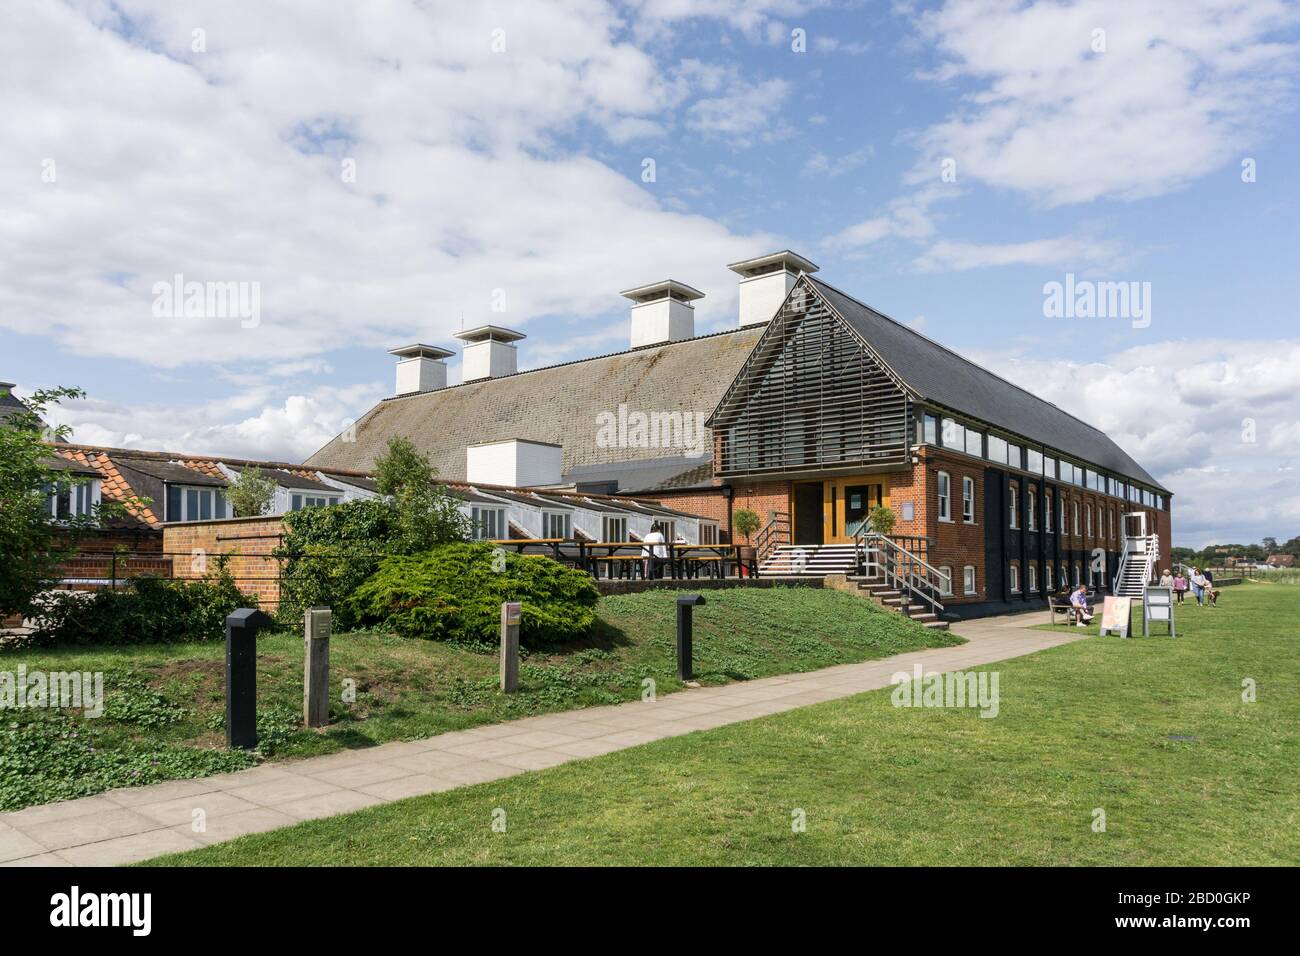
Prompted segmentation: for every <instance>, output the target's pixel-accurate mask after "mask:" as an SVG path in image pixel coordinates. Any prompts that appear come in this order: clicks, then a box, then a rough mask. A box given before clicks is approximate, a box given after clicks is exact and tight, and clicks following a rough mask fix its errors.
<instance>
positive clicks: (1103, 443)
mask: <svg viewBox="0 0 1300 956" xmlns="http://www.w3.org/2000/svg"><path fill="white" fill-rule="evenodd" d="M805 279H806V280H807V281H808V282H809V283H811V285H812V287H813V288H814V289H815V290H816V292H817V293H820V294H821V295H822V297H823V298H824V299H825V300H826V301H827V302H828V303H829V304H830V306H831V308H833V309H834V310H835V311H836V312H837V313H839V315H840V317H841V318H843V319H844V320H845V321H846V322H847V323H848V324H849V325H850V326H852V327H853V328H854V329H856V330H857V332H858V333H859V334H860V335H861V336H862V338H863V340H865V341H866V343H867V345H868V346H870V348H871V350H872V351H874V352H875V353H876V354H877V355H878V356H879V357H880V359H881V361H883V362H884V363H885V364H886V365H888V366H889V368H890V369H891V370H892V371H893V372H894V374H896V375H897V376H898V377H899V378H900V379H902V380H903V382H904V383H905V384H906V385H907V387H908V388H910V389H911V390H912V391H913V392H914V393H915V394H916V395H917V396H918V397H919V398H921V399H923V400H928V401H931V402H934V403H936V404H939V405H942V406H945V407H946V408H948V409H951V410H952V411H954V412H958V413H962V412H964V413H965V414H967V415H970V416H972V417H974V418H977V419H980V420H981V421H983V422H986V423H987V424H989V425H994V426H996V427H1000V428H1003V429H1006V430H1007V431H1009V432H1013V433H1015V434H1018V435H1021V436H1023V437H1025V438H1027V439H1029V440H1031V441H1036V442H1041V443H1042V444H1044V445H1048V446H1050V447H1052V448H1054V449H1056V450H1057V451H1060V452H1064V453H1065V454H1067V455H1071V456H1074V457H1076V458H1079V459H1082V460H1083V461H1084V462H1086V463H1088V464H1093V465H1098V466H1100V467H1101V468H1105V469H1107V470H1109V471H1113V472H1115V473H1116V474H1119V475H1124V476H1125V477H1128V478H1132V479H1134V480H1136V481H1140V482H1143V483H1145V484H1147V485H1150V486H1151V487H1153V488H1162V486H1161V485H1160V483H1159V482H1157V481H1156V480H1155V479H1154V478H1152V477H1151V475H1150V474H1149V473H1148V472H1147V470H1146V469H1145V468H1143V467H1142V466H1141V465H1139V464H1138V463H1137V462H1136V461H1134V460H1133V459H1132V458H1131V457H1130V456H1129V455H1128V453H1127V452H1125V451H1124V449H1122V448H1120V447H1119V445H1117V444H1115V442H1114V441H1112V440H1111V438H1110V437H1109V436H1108V435H1106V433H1105V432H1103V431H1101V430H1099V429H1097V428H1094V427H1093V426H1091V425H1089V424H1087V423H1086V422H1084V421H1082V420H1080V419H1078V418H1075V417H1074V416H1073V415H1071V414H1069V413H1068V412H1066V411H1063V410H1062V409H1060V408H1057V407H1056V406H1055V405H1053V404H1052V403H1051V402H1049V401H1046V400H1044V399H1042V398H1039V397H1038V396H1037V395H1034V394H1033V393H1032V392H1029V391H1027V390H1025V389H1023V388H1021V387H1020V386H1018V385H1013V384H1012V383H1011V382H1008V381H1007V380H1006V379H1004V378H1001V377H1000V376H998V375H994V374H993V373H992V372H990V371H989V370H988V369H985V368H981V367H980V366H978V365H976V364H975V363H974V362H972V361H970V360H969V359H965V358H962V356H960V355H958V354H957V353H956V352H953V351H951V350H950V349H947V348H945V347H944V346H942V345H940V344H939V343H938V342H935V341H934V340H933V339H930V338H927V337H926V336H924V335H922V334H920V333H919V332H917V331H915V330H914V329H910V328H908V327H907V326H905V325H903V324H902V323H900V322H895V321H894V320H893V319H891V318H889V317H887V316H885V315H882V314H880V313H879V312H877V311H876V310H875V309H873V308H871V307H870V306H868V305H864V304H863V303H861V302H859V301H858V300H857V299H855V298H853V297H852V296H850V295H848V294H847V293H845V292H841V291H840V290H839V289H836V288H835V287H834V286H830V285H827V284H826V283H825V282H822V281H821V280H820V279H818V278H816V277H815V276H806V277H805ZM1162 490H1167V489H1163V488H1162Z"/></svg>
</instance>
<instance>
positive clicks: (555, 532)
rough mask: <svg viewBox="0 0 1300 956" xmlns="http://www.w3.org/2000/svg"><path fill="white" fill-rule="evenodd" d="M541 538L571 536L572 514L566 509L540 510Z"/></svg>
mask: <svg viewBox="0 0 1300 956" xmlns="http://www.w3.org/2000/svg"><path fill="white" fill-rule="evenodd" d="M542 537H543V538H571V537H573V515H572V514H570V513H569V512H567V511H543V512H542Z"/></svg>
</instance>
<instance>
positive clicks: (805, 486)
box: [794, 481, 825, 544]
mask: <svg viewBox="0 0 1300 956" xmlns="http://www.w3.org/2000/svg"><path fill="white" fill-rule="evenodd" d="M822 494H823V492H822V483H821V482H820V481H799V482H795V486H794V543H795V544H822V543H823V542H824V541H825V535H824V532H823V526H824V522H825V514H824V512H823V509H822Z"/></svg>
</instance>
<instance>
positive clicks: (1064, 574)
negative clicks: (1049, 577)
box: [1061, 564, 1070, 591]
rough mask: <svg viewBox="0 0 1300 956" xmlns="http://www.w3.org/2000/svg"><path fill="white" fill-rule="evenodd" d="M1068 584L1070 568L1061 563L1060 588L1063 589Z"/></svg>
mask: <svg viewBox="0 0 1300 956" xmlns="http://www.w3.org/2000/svg"><path fill="white" fill-rule="evenodd" d="M1069 586H1070V570H1069V569H1068V568H1067V567H1066V566H1065V565H1064V564H1063V565H1061V590H1062V591H1064V590H1065V589H1066V588H1068V587H1069Z"/></svg>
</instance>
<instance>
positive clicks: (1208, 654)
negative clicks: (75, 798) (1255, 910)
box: [152, 584, 1300, 866]
mask: <svg viewBox="0 0 1300 956" xmlns="http://www.w3.org/2000/svg"><path fill="white" fill-rule="evenodd" d="M1179 625H1180V633H1181V634H1182V635H1183V636H1181V637H1179V638H1177V639H1174V640H1171V639H1169V638H1148V639H1141V638H1139V639H1134V640H1121V639H1119V638H1115V637H1105V638H1102V637H1093V638H1091V639H1088V640H1083V641H1079V642H1076V643H1074V644H1069V645H1064V646H1062V647H1058V648H1054V649H1051V650H1047V651H1043V652H1040V653H1037V654H1034V655H1031V656H1029V657H1024V658H1019V659H1016V660H1012V661H1007V662H1004V663H1000V664H995V665H990V666H989V667H985V668H981V670H996V671H998V672H999V674H1000V692H1001V707H1000V713H999V715H998V716H997V717H996V718H993V719H984V718H981V717H979V716H977V713H976V712H975V711H973V710H962V711H958V710H942V709H903V708H895V707H894V706H892V705H891V702H890V692H889V691H888V690H885V691H877V692H873V693H868V694H863V695H859V696H857V697H853V698H847V699H845V700H841V701H833V702H830V703H826V704H820V705H817V706H814V707H808V708H804V709H801V710H797V711H791V712H788V713H785V714H778V715H774V716H771V717H765V718H762V719H759V720H754V721H748V722H745V723H741V724H734V725H731V726H728V727H722V728H718V729H716V730H710V731H704V732H700V733H694V734H690V735H688V736H685V737H679V738H672V739H667V740H662V741H657V742H655V743H652V744H647V745H645V746H641V747H636V748H634V749H630V750H625V751H620V752H617V753H613V754H609V755H606V756H604V757H598V758H595V759H592V760H586V761H582V762H578V763H572V764H566V765H562V766H559V767H555V768H552V769H550V770H546V771H543V772H540V773H528V774H524V775H522V776H518V777H513V778H509V779H505V780H499V781H495V782H492V783H486V784H481V785H478V786H474V787H468V788H465V789H461V790H453V791H448V792H445V793H440V794H435V795H431V796H427V797H417V798H414V799H411V800H406V801H401V802H398V803H392V804H387V805H384V806H379V807H373V808H370V809H367V810H363V811H361V812H358V813H353V814H348V815H346V816H342V817H335V818H331V819H323V820H317V821H313V822H309V823H304V824H301V825H298V826H294V827H291V828H287V829H283V830H277V831H273V832H269V833H263V834H258V835H253V836H247V837H243V838H241V839H239V840H235V841H232V842H230V843H225V844H219V845H216V846H212V847H208V848H205V849H203V850H198V851H195V852H193V853H188V854H183V855H178V856H170V857H164V858H161V859H160V860H157V861H152V862H153V863H161V864H165V865H245V866H247V865H258V866H260V865H292V866H330V865H337V864H376V865H430V864H451V865H465V864H625V865H647V864H732V865H768V864H950V865H971V864H999V865H1003V864H1010V865H1017V864H1025V865H1032V864H1056V865H1095V864H1136V865H1155V864H1161V865H1177V866H1187V865H1222V864H1289V865H1295V864H1297V863H1300V788H1298V787H1297V785H1296V768H1297V767H1300V653H1297V651H1298V650H1300V588H1297V587H1294V586H1285V585H1280V586H1270V585H1252V584H1245V585H1242V586H1240V587H1234V588H1231V589H1227V590H1225V593H1224V597H1223V600H1222V606H1221V607H1220V608H1218V609H1217V610H1199V609H1192V610H1189V611H1187V612H1186V613H1183V614H1182V615H1181V617H1180V621H1179ZM1246 678H1250V679H1252V680H1254V681H1255V682H1256V686H1257V693H1258V699H1257V701H1256V702H1254V703H1246V702H1243V700H1242V681H1243V680H1244V679H1246ZM496 808H502V809H503V810H505V812H506V821H507V828H506V832H504V833H498V832H493V830H492V827H491V820H492V813H493V810H494V809H496ZM1095 808H1101V809H1103V810H1104V811H1105V814H1106V818H1105V823H1106V827H1105V831H1104V832H1094V830H1093V826H1092V825H1093V822H1094V809H1095ZM796 810H802V811H803V812H804V813H805V814H806V826H807V828H806V832H803V833H795V832H793V830H792V826H791V821H792V813H793V812H794V811H796Z"/></svg>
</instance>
